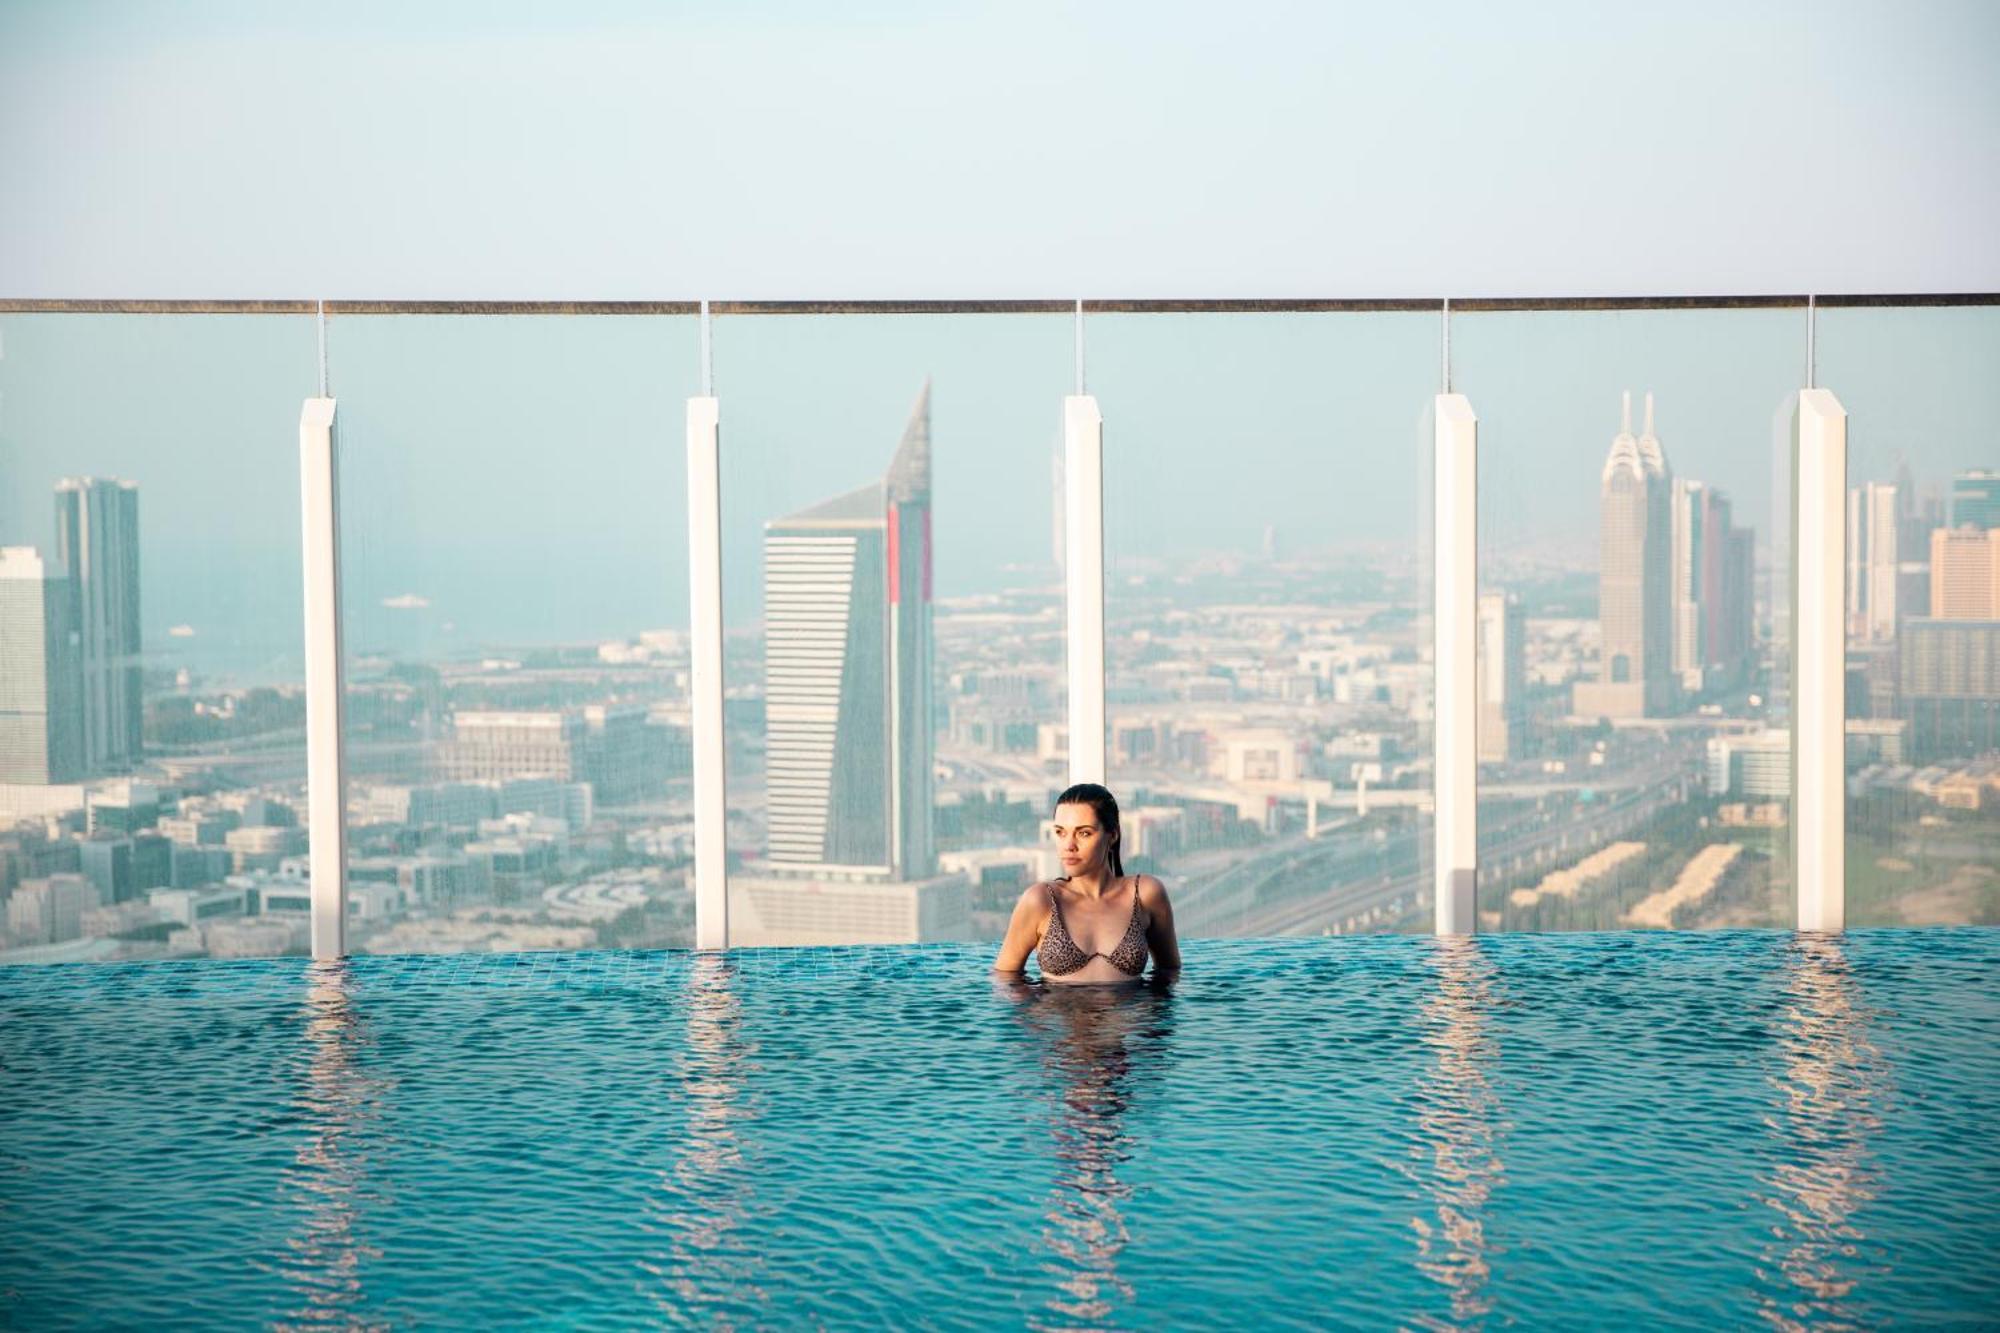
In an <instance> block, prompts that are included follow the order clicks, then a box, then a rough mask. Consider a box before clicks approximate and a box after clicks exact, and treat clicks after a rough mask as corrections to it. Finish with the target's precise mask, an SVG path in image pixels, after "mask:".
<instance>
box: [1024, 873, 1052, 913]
mask: <svg viewBox="0 0 2000 1333" xmlns="http://www.w3.org/2000/svg"><path fill="white" fill-rule="evenodd" d="M1055 891H1056V886H1055V881H1054V880H1047V879H1038V880H1036V881H1035V882H1034V883H1033V884H1030V885H1028V887H1026V888H1025V889H1022V890H1021V896H1020V897H1019V898H1017V899H1015V901H1016V902H1017V903H1028V904H1035V905H1040V906H1043V907H1046V906H1048V903H1049V895H1050V894H1052V893H1054V892H1055Z"/></svg>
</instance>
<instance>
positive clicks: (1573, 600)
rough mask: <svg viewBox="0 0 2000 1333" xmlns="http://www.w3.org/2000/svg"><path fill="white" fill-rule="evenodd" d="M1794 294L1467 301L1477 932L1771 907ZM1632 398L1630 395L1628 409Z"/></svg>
mask: <svg viewBox="0 0 2000 1333" xmlns="http://www.w3.org/2000/svg"><path fill="white" fill-rule="evenodd" d="M1804 335H1805V319H1804V314H1803V312H1802V311H1789V310H1666V311H1560V312H1506V313H1490V312H1482V313H1473V314H1465V315H1459V316H1455V317H1454V319H1453V323H1452V353H1453V365H1452V373H1453V380H1454V384H1455V387H1457V388H1459V389H1460V390H1461V391H1463V392H1464V393H1465V394H1466V395H1467V396H1468V397H1469V398H1470V399H1471V402H1472V407H1473V411H1474V412H1476V413H1477V414H1478V417H1479V455H1480V457H1479V541H1480V578H1481V585H1482V586H1481V605H1480V639H1481V644H1482V647H1485V646H1486V645H1492V647H1491V648H1490V649H1489V650H1488V651H1485V652H1483V653H1482V657H1481V662H1480V673H1481V675H1480V700H1481V702H1480V719H1479V725H1480V749H1481V759H1482V762H1481V767H1480V810H1479V822H1480V845H1481V849H1482V850H1481V858H1480V861H1481V864H1480V873H1479V906H1480V914H1481V921H1480V924H1481V926H1482V928H1484V929H1507V930H1568V929H1618V928H1624V927H1631V926H1655V927H1665V926H1675V927H1680V928H1688V927H1706V926H1748V925H1779V924H1789V923H1790V921H1791V920H1792V897H1791V886H1790V878H1789V871H1788V870H1787V868H1786V863H1787V861H1788V859H1789V855H1790V850H1789V848H1790V842H1789V832H1788V823H1787V821H1788V818H1789V809H1790V803H1791V777H1790V767H1789V765H1790V736H1789V732H1788V731H1787V727H1788V726H1789V717H1788V714H1787V711H1786V705H1785V697H1786V692H1787V688H1788V686H1787V678H1788V672H1789V666H1788V664H1787V661H1786V658H1785V645H1786V637H1787V636H1786V631H1785V628H1784V619H1783V615H1784V608H1785V607H1786V606H1787V605H1788V603H1787V599H1788V598H1789V595H1790V594H1789V584H1788V576H1787V574H1786V573H1785V569H1786V563H1785V562H1786V561H1787V559H1788V547H1789V542H1790V535H1789V534H1790V514H1789V508H1788V506H1789V504H1790V489H1791V481H1790V457H1791V455H1790V445H1789V440H1790V422H1791V407H1792V401H1793V398H1794V396H1795V391H1796V389H1797V386H1798V382H1799V375H1800V370H1801V368H1802V366H1803V364H1804ZM1628 398H1629V405H1628Z"/></svg>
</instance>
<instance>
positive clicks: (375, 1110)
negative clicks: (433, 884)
mask: <svg viewBox="0 0 2000 1333" xmlns="http://www.w3.org/2000/svg"><path fill="white" fill-rule="evenodd" d="M354 987H355V981H354V978H353V976H352V975H351V974H350V972H349V971H348V966H347V963H346V961H345V960H343V959H332V960H325V961H315V962H312V963H308V964H307V965H306V1023H305V1035H306V1066H305V1084H304V1087H303V1088H302V1089H301V1090H300V1093H299V1096H298V1098H297V1100H296V1101H295V1103H294V1105H295V1106H296V1108H297V1109H298V1111H299V1114H300V1115H301V1117H302V1118H303V1119H304V1120H305V1123H306V1128H307V1133H308V1135H309V1137H308V1138H307V1140H306V1142H305V1144H304V1145H303V1146H302V1147H300V1149H299V1150H298V1152H297V1154H296V1155H295V1156H294V1157H293V1160H292V1164H291V1165H290V1166H289V1167H288V1168H287V1169H286V1171H285V1175H284V1182H283V1185H282V1187H281V1190H282V1194H283V1196H284V1199H285V1201H286V1202H287V1203H289V1204H292V1205H294V1206H296V1207H298V1208H299V1209H300V1211H301V1212H302V1213H303V1215H304V1223H303V1226H302V1227H301V1228H300V1230H299V1231H298V1232H297V1233H296V1234H295V1235H293V1236H291V1237H289V1238H287V1248H288V1253H287V1254H286V1255H285V1256H284V1257H283V1258H282V1259H281V1260H280V1265H279V1266H280V1271H281V1272H282V1273H283V1275H284V1278H285V1282H286V1285H287V1286H288V1287H290V1289H291V1290H292V1292H293V1294H294V1295H295V1296H296V1297H297V1299H298V1301H299V1306H298V1308H297V1309H296V1310H294V1311H293V1312H292V1314H291V1315H290V1316H289V1317H288V1318H287V1319H284V1320H280V1321H278V1323H277V1325H276V1327H279V1328H325V1327H329V1326H333V1327H341V1328H361V1327H371V1326H378V1325H370V1324H368V1323H367V1322H365V1321H364V1320H363V1319H362V1318H361V1313H360V1311H361V1306H362V1303H363V1300H364V1292H363V1289H362V1264H363V1261H364V1260H369V1259H377V1258H380V1257H381V1252H380V1251H379V1250H376V1249H373V1248H371V1247H370V1246H369V1245H367V1244H366V1242H365V1241H363V1240H362V1239H361V1237H360V1235H359V1234H358V1231H357V1226H356V1223H357V1220H358V1219H359V1218H360V1216H361V1210H362V1207H363V1205H364V1204H369V1203H378V1202H380V1200H379V1198H378V1197H377V1195H376V1192H375V1191H374V1189H373V1188H372V1186H371V1182H370V1173H369V1168H370V1165H371V1161H370V1157H371V1148H370V1145H371V1139H370V1131H371V1130H372V1129H373V1127H374V1125H375V1123H376V1122H377V1121H378V1120H380V1118H381V1113H382V1103H383V1101H384V1099H385V1098H386V1096H387V1094H388V1092H389V1090H390V1088H391V1087H392V1086H393V1085H392V1083H391V1081H390V1080H388V1079H385V1078H382V1077H380V1076H378V1075H375V1074H372V1073H370V1072H369V1071H368V1069H367V1068H366V1067H365V1064H364V1061H363V1056H364V1055H365V1054H366V1052H367V1050H368V1047H369V1046H370V1045H371V1044H372V1043H373V1040H374V1039H373V1036H372V1034H371V1033H370V1030H369V1026H368V1024H367V1023H366V1021H365V1020H363V1018H362V1016H361V1014H360V1011H359V1009H358V1007H357V1006H356V1004H355V1002H354Z"/></svg>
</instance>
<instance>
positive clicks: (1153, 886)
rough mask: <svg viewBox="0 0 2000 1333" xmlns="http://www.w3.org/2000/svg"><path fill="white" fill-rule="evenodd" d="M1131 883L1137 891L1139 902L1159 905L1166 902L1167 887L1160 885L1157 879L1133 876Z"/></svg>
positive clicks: (1146, 876) (1149, 876)
mask: <svg viewBox="0 0 2000 1333" xmlns="http://www.w3.org/2000/svg"><path fill="white" fill-rule="evenodd" d="M1132 881H1133V887H1134V888H1136V889H1137V890H1138V891H1139V901H1140V902H1142V903H1160V902H1165V901H1166V900H1167V886H1166V885H1164V884H1162V883H1160V881H1159V879H1158V877H1156V876H1153V875H1134V876H1133V877H1132Z"/></svg>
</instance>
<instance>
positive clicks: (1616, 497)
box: [1574, 391, 1673, 717]
mask: <svg viewBox="0 0 2000 1333" xmlns="http://www.w3.org/2000/svg"><path fill="white" fill-rule="evenodd" d="M1672 494H1673V471H1672V469H1671V468H1670V467H1669V466H1668V465H1667V457H1666V452H1665V451H1664V450H1663V449H1662V448H1661V447H1660V439H1659V436H1657V435H1656V434H1654V432H1653V396H1652V395H1651V394H1650V393H1649V394H1647V395H1646V420H1645V426H1644V429H1643V430H1642V431H1641V433H1640V434H1638V435H1636V436H1635V435H1634V434H1633V433H1632V395H1631V393H1630V392H1629V391H1627V392H1626V393H1625V395H1624V399H1623V405H1622V409H1621V415H1620V420H1619V427H1618V433H1617V434H1616V435H1615V436H1613V437H1612V439H1611V450H1610V452H1609V453H1608V454H1607V455H1606V456H1605V460H1604V467H1603V470H1602V472H1601V473H1600V474H1599V479H1598V497H1599V498H1598V566H1597V617H1598V624H1599V628H1600V630H1601V631H1602V650H1601V654H1600V657H1599V661H1598V672H1597V679H1596V680H1594V681H1582V682H1579V683H1578V685H1577V687H1576V697H1575V700H1574V709H1575V711H1576V712H1577V713H1578V714H1579V715H1582V716H1585V717H1650V716H1657V715H1659V714H1661V713H1664V712H1666V711H1667V709H1668V706H1669V703H1670V699H1671V695H1672V688H1673V681H1672V676H1671V669H1672V663H1673V610H1672V604H1671V591H1672V586H1673V583H1672V523H1671V513H1672V505H1671V499H1672Z"/></svg>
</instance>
